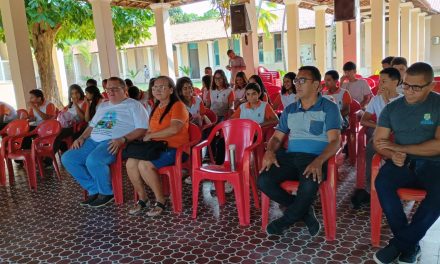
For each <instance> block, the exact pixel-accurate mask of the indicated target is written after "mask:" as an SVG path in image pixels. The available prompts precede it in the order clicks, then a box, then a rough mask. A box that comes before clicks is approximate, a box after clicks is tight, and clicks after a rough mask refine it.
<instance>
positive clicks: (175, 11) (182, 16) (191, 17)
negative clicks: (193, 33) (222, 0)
mask: <svg viewBox="0 0 440 264" xmlns="http://www.w3.org/2000/svg"><path fill="white" fill-rule="evenodd" d="M168 12H169V14H170V21H171V24H179V23H187V22H194V21H202V20H208V19H213V18H219V17H220V14H219V12H218V11H216V10H209V11H207V12H205V13H204V14H203V15H202V16H199V15H197V14H194V13H185V12H183V10H182V8H180V7H174V8H171V9H170V10H169V11H168Z"/></svg>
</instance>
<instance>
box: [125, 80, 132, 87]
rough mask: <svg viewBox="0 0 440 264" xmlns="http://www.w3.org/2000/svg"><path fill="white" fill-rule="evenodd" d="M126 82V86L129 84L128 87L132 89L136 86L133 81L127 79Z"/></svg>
mask: <svg viewBox="0 0 440 264" xmlns="http://www.w3.org/2000/svg"><path fill="white" fill-rule="evenodd" d="M124 81H125V84H127V87H132V86H134V84H133V81H132V80H130V79H128V78H127V79H125V80H124Z"/></svg>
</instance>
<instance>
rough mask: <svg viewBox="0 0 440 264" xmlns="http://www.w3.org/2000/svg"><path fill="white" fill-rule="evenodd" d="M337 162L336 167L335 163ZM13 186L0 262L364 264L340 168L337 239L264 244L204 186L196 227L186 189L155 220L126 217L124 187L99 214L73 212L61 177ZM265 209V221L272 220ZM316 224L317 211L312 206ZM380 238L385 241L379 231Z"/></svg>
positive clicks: (360, 234) (73, 201) (363, 216)
mask: <svg viewBox="0 0 440 264" xmlns="http://www.w3.org/2000/svg"><path fill="white" fill-rule="evenodd" d="M341 162H342V161H341ZM16 172H17V174H18V175H19V176H17V177H16V178H17V183H16V184H15V185H14V186H12V187H0V263H372V261H371V259H372V254H373V252H374V251H375V249H373V248H372V247H371V246H370V228H369V209H368V208H366V207H365V208H362V209H361V210H359V211H354V210H352V209H350V201H349V200H350V199H349V197H350V194H351V193H352V189H353V186H354V170H353V168H351V167H349V166H348V165H346V164H345V163H344V164H343V165H342V166H341V167H340V176H339V177H340V179H341V181H340V182H339V186H338V205H337V210H338V223H337V240H336V241H333V242H326V241H325V239H324V231H323V230H322V231H321V233H320V235H319V236H318V237H316V238H314V239H311V238H310V236H309V235H308V232H307V230H306V228H305V226H304V224H302V223H298V224H297V225H295V226H293V227H292V228H291V229H290V231H289V232H288V233H287V234H286V235H285V236H283V237H278V236H270V237H268V236H267V235H266V234H265V233H264V232H262V230H261V228H260V224H261V220H260V219H261V216H260V212H259V211H257V210H255V209H254V208H253V209H252V216H251V225H250V226H249V227H247V228H242V227H240V226H239V225H238V219H237V213H236V209H235V204H234V202H233V196H231V195H229V196H228V203H227V205H226V206H225V207H224V208H220V209H219V207H218V204H217V201H216V198H215V197H212V196H211V194H210V192H209V186H208V184H205V185H204V187H203V190H202V191H201V192H202V195H203V197H204V198H203V199H200V205H199V215H198V218H197V220H193V219H192V218H191V215H190V213H191V203H190V201H191V198H190V195H191V188H190V186H189V185H186V184H184V186H185V188H184V199H185V200H184V212H183V213H182V214H181V215H175V214H173V213H172V212H170V211H167V212H166V213H165V215H163V216H161V217H159V218H148V217H146V216H137V217H132V216H128V214H127V210H128V208H129V207H130V206H132V201H131V200H130V201H129V199H131V197H132V191H131V188H130V187H129V184H128V183H127V182H126V184H125V185H126V186H125V198H126V201H129V202H126V203H125V204H124V205H123V206H119V207H117V206H115V205H111V206H108V207H106V208H102V209H89V208H84V207H81V206H79V204H78V201H79V200H80V199H81V198H82V191H81V189H80V187H79V186H78V185H77V184H76V183H74V182H73V181H72V179H71V178H70V177H69V175H67V174H66V173H63V180H62V181H61V182H60V181H58V180H56V178H55V177H54V176H52V175H51V174H53V172H52V171H51V170H47V171H46V174H48V175H49V177H47V178H46V180H45V181H44V182H42V181H40V182H39V185H38V187H39V189H38V192H37V193H32V192H30V191H29V190H28V188H27V183H26V181H25V177H24V175H26V174H25V172H24V170H23V169H22V168H16ZM277 208H278V206H275V205H272V212H271V215H272V217H274V216H276V215H277V214H280V212H279V210H278V209H277ZM316 208H317V211H318V214H319V215H318V217H319V218H320V221H322V217H321V206H320V205H319V203H317V205H316ZM382 233H383V236H382V239H383V240H384V239H387V238H389V231H388V230H387V228H386V227H385V230H383V231H382Z"/></svg>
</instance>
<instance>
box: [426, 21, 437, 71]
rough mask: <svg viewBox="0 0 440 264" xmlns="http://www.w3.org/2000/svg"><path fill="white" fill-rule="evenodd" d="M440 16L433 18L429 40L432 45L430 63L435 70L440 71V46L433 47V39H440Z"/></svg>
mask: <svg viewBox="0 0 440 264" xmlns="http://www.w3.org/2000/svg"><path fill="white" fill-rule="evenodd" d="M438 25H440V15H435V16H432V18H431V38H429V39H427V40H426V41H429V42H430V43H431V44H430V45H431V56H430V57H429V61H430V62H431V64H432V65H433V66H434V68H435V69H437V70H440V44H436V45H433V38H434V37H440V27H439V26H438Z"/></svg>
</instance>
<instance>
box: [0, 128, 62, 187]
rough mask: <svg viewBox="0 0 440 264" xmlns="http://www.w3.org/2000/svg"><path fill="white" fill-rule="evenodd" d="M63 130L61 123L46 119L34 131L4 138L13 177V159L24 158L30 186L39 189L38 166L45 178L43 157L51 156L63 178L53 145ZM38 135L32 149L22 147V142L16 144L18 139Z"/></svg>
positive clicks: (9, 168)
mask: <svg viewBox="0 0 440 264" xmlns="http://www.w3.org/2000/svg"><path fill="white" fill-rule="evenodd" d="M60 132H61V125H60V123H59V122H58V121H56V120H53V119H51V120H46V121H43V122H42V123H41V124H39V125H38V126H37V127H36V128H35V129H34V130H33V131H31V132H28V133H25V134H21V135H17V136H11V137H6V138H5V139H4V141H6V142H5V147H6V148H7V150H6V151H5V156H4V157H5V158H6V159H7V166H8V172H9V175H10V176H11V175H12V177H13V175H14V170H13V168H12V162H11V160H24V163H25V168H26V171H27V174H28V180H29V188H30V189H32V188H33V189H35V191H36V190H37V176H36V170H35V168H36V166H35V162H36V163H37V165H38V169H39V170H40V176H41V178H44V175H43V173H44V167H43V165H42V158H43V157H49V158H51V159H52V163H53V166H54V168H55V172H56V174H57V176H58V179H60V180H61V174H60V169H59V167H58V162H57V160H56V158H55V153H54V150H53V145H54V142H55V139H56V137H57V136H58V134H59V133H60ZM32 136H36V138H34V139H33V141H32V146H31V149H21V142H20V144H19V146H18V145H17V144H16V142H17V141H20V140H23V138H25V137H32Z"/></svg>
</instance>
